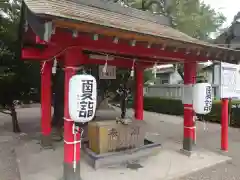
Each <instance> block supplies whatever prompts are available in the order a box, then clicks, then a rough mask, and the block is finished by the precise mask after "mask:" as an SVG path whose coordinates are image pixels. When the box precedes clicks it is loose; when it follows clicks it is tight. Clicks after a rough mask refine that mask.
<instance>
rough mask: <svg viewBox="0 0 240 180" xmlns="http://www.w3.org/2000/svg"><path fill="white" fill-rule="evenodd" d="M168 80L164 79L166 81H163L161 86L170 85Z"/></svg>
mask: <svg viewBox="0 0 240 180" xmlns="http://www.w3.org/2000/svg"><path fill="white" fill-rule="evenodd" d="M168 83H169V82H168V80H167V79H164V80H161V84H168Z"/></svg>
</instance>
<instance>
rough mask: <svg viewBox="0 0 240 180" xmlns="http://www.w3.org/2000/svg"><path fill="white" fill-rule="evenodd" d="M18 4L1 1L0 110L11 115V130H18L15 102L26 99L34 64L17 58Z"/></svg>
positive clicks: (32, 80)
mask: <svg viewBox="0 0 240 180" xmlns="http://www.w3.org/2000/svg"><path fill="white" fill-rule="evenodd" d="M20 6H21V4H20V1H18V0H14V1H11V3H10V2H9V1H7V0H6V1H1V2H0V12H1V16H0V20H1V25H0V42H1V44H0V87H1V88H0V106H1V108H2V109H3V110H2V111H1V112H3V113H5V114H9V115H11V116H12V120H13V131H14V132H19V131H20V128H19V126H18V123H17V113H16V110H15V105H16V103H15V102H16V101H23V100H25V99H27V98H28V97H29V95H30V92H31V89H32V88H33V87H34V86H33V85H34V83H33V82H36V79H32V78H33V77H32V76H30V72H31V71H32V70H33V66H34V65H32V64H31V63H29V62H23V61H21V60H20V42H19V37H18V31H17V29H18V27H19V19H20V18H19V17H20ZM35 73H36V72H34V74H35ZM35 85H36V84H35Z"/></svg>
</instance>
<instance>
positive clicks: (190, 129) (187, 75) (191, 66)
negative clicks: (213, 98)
mask: <svg viewBox="0 0 240 180" xmlns="http://www.w3.org/2000/svg"><path fill="white" fill-rule="evenodd" d="M195 77H196V62H191V63H189V62H186V63H184V85H185V89H184V102H183V103H184V139H183V150H186V151H192V145H193V143H194V140H195V122H194V119H193V118H194V111H193V105H192V93H191V91H192V85H193V84H194V83H195Z"/></svg>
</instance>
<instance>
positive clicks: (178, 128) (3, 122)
mask: <svg viewBox="0 0 240 180" xmlns="http://www.w3.org/2000/svg"><path fill="white" fill-rule="evenodd" d="M117 111H118V109H117ZM101 113H104V112H99V113H98V115H99V116H101ZM128 113H129V115H131V114H132V111H131V110H129V112H128ZM108 114H109V116H111V113H108ZM18 115H19V122H20V127H21V129H22V131H23V132H24V133H26V134H24V133H22V134H20V135H15V134H13V133H11V119H10V117H9V116H5V115H0V159H1V161H0V179H1V180H19V179H20V175H19V169H18V166H17V160H16V153H15V151H14V149H15V147H19V146H22V145H23V144H26V143H27V142H28V141H32V140H33V139H35V140H36V142H37V140H39V133H36V132H39V131H40V129H39V121H40V110H39V108H31V109H19V110H18ZM144 120H145V121H146V122H147V124H148V129H149V130H148V132H150V133H149V134H148V136H151V138H152V139H154V141H157V142H160V143H166V142H169V141H171V142H179V143H181V142H182V135H183V126H182V122H183V120H182V118H181V117H176V116H168V115H161V114H156V113H149V112H145V114H144ZM206 127H207V128H206V129H205V128H204V125H203V123H201V122H198V123H197V145H198V147H203V148H205V149H208V150H211V151H213V152H217V153H221V151H220V150H219V148H220V125H219V124H207V125H206ZM239 142H240V130H239V129H234V128H230V129H229V152H228V153H227V154H226V155H227V156H230V157H232V160H230V161H227V162H226V163H222V164H219V165H216V166H214V167H211V168H206V169H204V170H201V171H198V172H195V173H193V174H189V175H187V176H185V177H181V178H177V179H178V180H188V179H189V180H237V179H239V180H240V171H239V169H240V156H239V153H240V143H239ZM177 179H176V180H177ZM22 180H23V179H22Z"/></svg>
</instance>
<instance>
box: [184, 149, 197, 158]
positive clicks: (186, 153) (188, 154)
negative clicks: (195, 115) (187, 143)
mask: <svg viewBox="0 0 240 180" xmlns="http://www.w3.org/2000/svg"><path fill="white" fill-rule="evenodd" d="M180 153H181V154H183V155H185V156H188V157H193V156H196V155H197V153H196V151H188V150H185V149H180Z"/></svg>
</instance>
